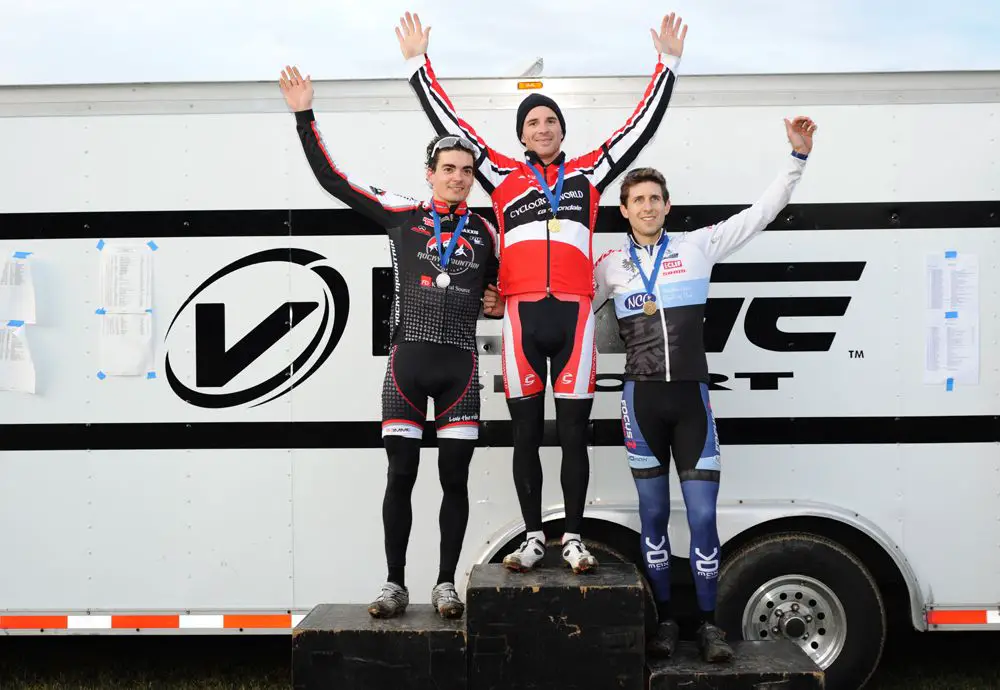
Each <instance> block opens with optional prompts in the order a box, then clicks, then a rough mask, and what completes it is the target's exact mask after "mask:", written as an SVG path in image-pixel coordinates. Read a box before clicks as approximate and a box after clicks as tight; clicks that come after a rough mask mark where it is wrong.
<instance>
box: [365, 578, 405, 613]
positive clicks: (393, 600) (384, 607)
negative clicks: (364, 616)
mask: <svg viewBox="0 0 1000 690" xmlns="http://www.w3.org/2000/svg"><path fill="white" fill-rule="evenodd" d="M409 603H410V592H409V590H408V589H407V588H406V587H400V586H399V585H397V584H396V583H395V582H386V583H385V584H384V585H382V591H381V592H380V593H379V595H378V597H376V598H375V601H373V602H372V603H370V604H368V613H369V615H371V617H372V618H394V617H395V616H401V615H403V613H405V612H406V607H407V606H408V605H409Z"/></svg>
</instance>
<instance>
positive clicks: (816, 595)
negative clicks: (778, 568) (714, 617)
mask: <svg viewBox="0 0 1000 690" xmlns="http://www.w3.org/2000/svg"><path fill="white" fill-rule="evenodd" d="M782 638H784V639H789V640H792V641H793V642H795V643H797V644H798V645H799V647H801V648H802V650H803V651H804V652H806V654H808V655H809V656H810V657H812V660H813V661H815V662H816V665H817V666H819V667H820V668H822V669H826V668H827V667H829V666H830V664H832V663H833V662H834V661H835V660H836V658H837V656H838V655H839V654H840V651H841V650H842V649H843V648H844V641H845V640H846V638H847V613H846V612H845V611H844V605H843V604H841V603H840V599H839V598H838V597H837V595H836V594H834V592H833V590H832V589H830V588H829V587H827V586H826V585H824V584H823V583H822V582H820V581H819V580H815V579H813V578H811V577H807V576H805V575H783V576H781V577H776V578H774V579H773V580H770V581H768V582H765V583H764V584H763V585H761V586H760V587H758V588H757V591H756V592H754V593H753V595H752V596H751V597H750V600H749V601H748V602H747V605H746V607H745V608H744V609H743V639H745V640H773V639H782Z"/></svg>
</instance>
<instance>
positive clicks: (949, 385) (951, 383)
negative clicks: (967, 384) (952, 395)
mask: <svg viewBox="0 0 1000 690" xmlns="http://www.w3.org/2000/svg"><path fill="white" fill-rule="evenodd" d="M944 389H945V390H946V391H953V390H955V379H948V380H946V381H945V382H944Z"/></svg>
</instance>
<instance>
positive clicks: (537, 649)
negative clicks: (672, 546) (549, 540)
mask: <svg viewBox="0 0 1000 690" xmlns="http://www.w3.org/2000/svg"><path fill="white" fill-rule="evenodd" d="M466 596H467V598H468V602H467V606H466V616H467V621H466V626H467V630H468V636H469V637H468V652H467V654H468V657H469V688H470V690H501V689H506V688H511V689H514V688H516V689H517V690H534V689H538V690H541V689H542V688H544V689H545V690H552V689H553V688H559V689H560V690H573V689H575V688H581V689H582V688H602V689H603V688H607V689H608V690H611V689H614V688H628V689H635V690H642V689H643V686H644V675H645V656H644V646H645V593H644V590H643V585H642V581H641V579H640V575H639V572H638V570H637V569H636V568H635V566H633V565H631V564H610V565H601V566H599V567H598V568H597V570H596V571H594V572H590V573H584V574H581V575H574V574H573V572H572V570H570V569H569V568H541V569H538V570H534V571H531V572H528V573H513V572H510V571H508V570H506V569H505V568H503V566H501V565H499V564H488V565H478V566H476V567H475V568H473V570H472V574H471V576H470V580H469V586H468V592H467V595H466Z"/></svg>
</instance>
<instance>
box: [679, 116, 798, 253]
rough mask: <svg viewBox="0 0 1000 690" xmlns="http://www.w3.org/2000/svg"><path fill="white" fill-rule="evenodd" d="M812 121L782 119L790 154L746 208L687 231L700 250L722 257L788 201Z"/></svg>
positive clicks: (740, 245) (766, 224)
mask: <svg viewBox="0 0 1000 690" xmlns="http://www.w3.org/2000/svg"><path fill="white" fill-rule="evenodd" d="M815 132H816V124H815V123H814V122H813V121H812V120H811V119H809V118H808V117H802V116H799V117H796V118H795V119H794V120H792V121H789V120H788V119H785V133H786V134H787V135H788V141H789V143H790V144H791V145H792V152H791V155H789V156H788V159H787V160H786V161H785V164H784V165H783V166H782V169H781V172H780V173H779V174H778V176H777V177H776V178H775V179H774V181H773V182H771V185H770V186H769V187H768V188H767V189H766V190H765V191H764V194H763V195H762V196H761V197H760V198H759V199H758V200H757V201H756V202H754V204H753V205H752V206H750V208H747V209H745V210H743V211H740V212H739V213H737V214H736V215H734V216H730V217H729V218H727V219H726V220H724V221H722V222H721V223H718V224H716V225H710V226H708V227H706V228H701V229H699V230H695V231H693V232H691V233H690V235H689V238H690V240H691V241H693V242H696V243H697V244H698V245H699V246H700V247H701V250H702V252H703V253H704V254H705V256H707V257H708V258H709V260H711V261H712V262H713V263H715V262H718V261H722V260H723V259H725V258H726V257H727V256H729V255H730V254H732V253H733V252H735V251H736V250H738V249H740V248H741V247H742V246H743V245H744V244H746V243H747V242H748V241H750V240H751V239H752V238H753V237H754V236H756V235H757V234H758V233H760V232H762V231H763V230H764V228H766V227H767V226H768V225H769V224H770V223H771V221H773V220H774V219H775V218H776V217H777V215H778V213H780V212H781V209H783V208H785V206H787V205H788V201H789V200H790V199H791V198H792V192H793V191H795V186H796V185H797V184H798V183H799V179H801V177H802V172H803V170H805V167H806V159H807V158H808V157H809V153H810V151H812V145H813V134H814V133H815Z"/></svg>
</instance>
